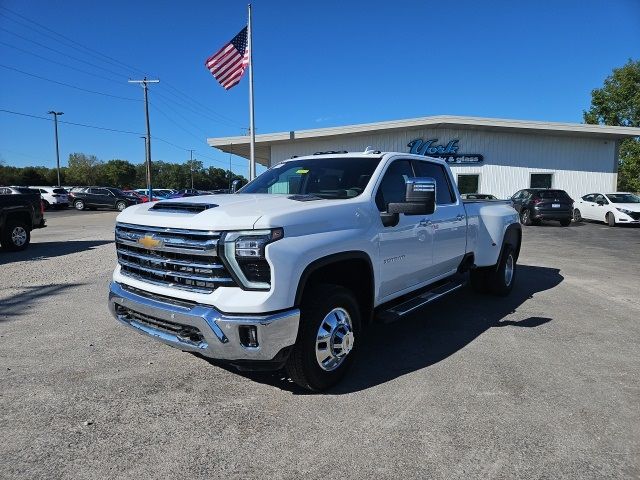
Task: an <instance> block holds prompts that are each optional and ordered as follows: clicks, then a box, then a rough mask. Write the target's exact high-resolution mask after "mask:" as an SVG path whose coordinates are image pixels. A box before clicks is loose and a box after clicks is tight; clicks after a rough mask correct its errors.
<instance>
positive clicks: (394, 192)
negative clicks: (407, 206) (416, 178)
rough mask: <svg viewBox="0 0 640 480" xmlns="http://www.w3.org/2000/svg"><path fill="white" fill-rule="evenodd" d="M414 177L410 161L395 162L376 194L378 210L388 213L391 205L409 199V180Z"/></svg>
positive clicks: (386, 173)
mask: <svg viewBox="0 0 640 480" xmlns="http://www.w3.org/2000/svg"><path fill="white" fill-rule="evenodd" d="M410 177H413V170H412V169H411V164H410V163H409V160H396V161H394V162H393V163H392V164H391V165H389V167H388V168H387V171H386V172H385V174H384V177H382V181H381V182H380V186H379V187H378V191H377V192H376V205H377V207H378V210H380V211H381V212H386V211H387V208H388V206H389V204H390V203H401V202H404V201H405V199H406V198H407V183H406V181H407V179H408V178H410Z"/></svg>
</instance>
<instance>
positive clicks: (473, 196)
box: [460, 193, 498, 200]
mask: <svg viewBox="0 0 640 480" xmlns="http://www.w3.org/2000/svg"><path fill="white" fill-rule="evenodd" d="M460 197H461V198H462V199H463V200H497V199H498V197H496V196H495V195H490V194H488V193H463V194H461V195H460Z"/></svg>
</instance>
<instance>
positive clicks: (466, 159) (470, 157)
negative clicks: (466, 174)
mask: <svg viewBox="0 0 640 480" xmlns="http://www.w3.org/2000/svg"><path fill="white" fill-rule="evenodd" d="M437 141H438V139H437V138H433V139H431V140H423V139H421V138H416V139H415V140H411V141H410V142H409V144H408V145H407V146H408V147H409V148H410V150H409V152H410V153H414V154H416V155H426V156H428V157H436V158H441V159H442V160H444V161H445V162H447V163H456V164H469V163H480V162H482V161H483V160H484V158H483V156H482V155H480V154H479V153H458V148H459V147H458V142H459V140H458V139H455V140H451V141H450V142H449V143H447V144H446V145H444V144H440V145H438V144H437V143H436V142H437Z"/></svg>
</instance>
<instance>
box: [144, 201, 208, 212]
mask: <svg viewBox="0 0 640 480" xmlns="http://www.w3.org/2000/svg"><path fill="white" fill-rule="evenodd" d="M217 206H218V205H216V204H215V203H188V202H158V203H156V204H155V205H154V206H153V207H151V208H150V209H149V211H152V210H153V211H155V212H170V213H193V214H197V213H200V212H204V211H205V210H208V209H210V208H215V207H217Z"/></svg>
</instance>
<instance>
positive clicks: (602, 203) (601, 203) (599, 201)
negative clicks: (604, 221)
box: [596, 200, 604, 206]
mask: <svg viewBox="0 0 640 480" xmlns="http://www.w3.org/2000/svg"><path fill="white" fill-rule="evenodd" d="M596 203H597V204H598V205H600V206H603V205H604V200H598V201H597V202H596Z"/></svg>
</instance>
